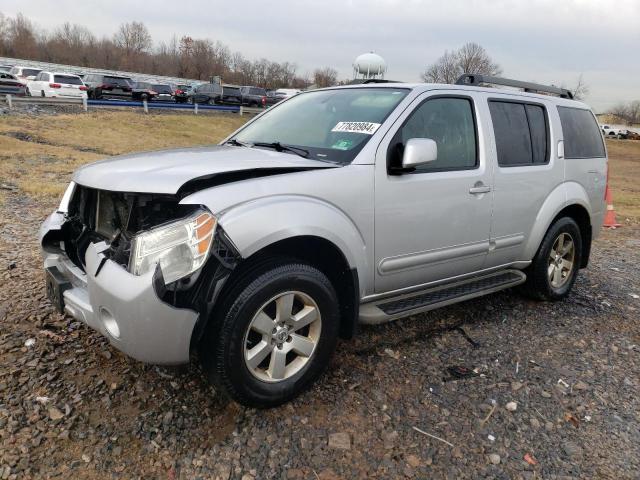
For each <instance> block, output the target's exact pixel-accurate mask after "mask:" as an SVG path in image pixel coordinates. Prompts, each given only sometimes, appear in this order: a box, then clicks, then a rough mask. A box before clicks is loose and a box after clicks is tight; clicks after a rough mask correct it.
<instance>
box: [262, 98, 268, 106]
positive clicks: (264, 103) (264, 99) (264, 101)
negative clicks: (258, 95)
mask: <svg viewBox="0 0 640 480" xmlns="http://www.w3.org/2000/svg"><path fill="white" fill-rule="evenodd" d="M266 104H267V97H262V105H263V106H264V105H266Z"/></svg>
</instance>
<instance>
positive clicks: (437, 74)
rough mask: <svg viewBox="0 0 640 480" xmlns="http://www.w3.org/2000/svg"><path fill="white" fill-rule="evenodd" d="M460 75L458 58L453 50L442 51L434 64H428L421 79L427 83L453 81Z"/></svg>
mask: <svg viewBox="0 0 640 480" xmlns="http://www.w3.org/2000/svg"><path fill="white" fill-rule="evenodd" d="M459 76H460V68H459V66H458V58H457V55H456V53H455V52H451V53H449V52H446V51H445V52H444V55H443V56H441V57H440V58H439V59H438V60H437V61H436V62H435V63H434V64H432V65H429V66H428V67H427V69H426V70H425V72H424V73H423V74H422V80H423V81H425V82H428V83H455V81H456V80H457V79H458V77H459Z"/></svg>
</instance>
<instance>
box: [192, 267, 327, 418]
mask: <svg viewBox="0 0 640 480" xmlns="http://www.w3.org/2000/svg"><path fill="white" fill-rule="evenodd" d="M263 267H264V266H263ZM261 271H262V273H259V274H251V275H244V278H243V279H241V280H240V281H238V282H237V283H236V284H235V285H234V286H233V287H231V289H230V290H229V291H228V292H226V295H225V301H223V302H222V305H221V307H220V308H219V311H218V312H217V313H216V314H215V315H214V318H212V319H211V321H210V322H209V325H208V327H207V331H206V332H205V335H204V338H203V341H202V343H201V345H200V350H201V354H202V355H201V356H202V359H203V364H204V367H205V370H206V371H207V372H208V375H209V378H210V380H211V381H212V382H213V383H214V385H216V386H217V387H219V388H221V389H222V390H223V391H224V392H226V393H227V394H228V395H229V396H230V397H231V398H233V399H234V400H236V401H237V402H238V403H241V404H243V405H245V406H249V407H257V408H266V407H273V406H276V405H279V404H281V403H284V402H286V401H288V400H290V399H292V398H293V397H295V396H297V395H299V394H300V393H302V392H303V391H304V390H306V389H307V388H309V387H310V386H311V384H312V383H313V382H314V381H315V380H316V379H317V378H318V377H319V376H320V375H321V374H322V372H323V371H324V370H325V368H326V367H327V365H328V363H329V360H330V358H331V355H332V353H333V350H334V349H335V345H336V341H337V338H338V322H339V311H338V298H337V295H336V292H335V290H334V288H333V286H332V285H331V283H330V281H329V279H328V278H327V277H326V276H325V275H324V274H323V273H322V272H320V271H319V270H318V269H316V268H315V267H313V266H311V265H306V264H303V263H297V262H295V261H290V262H273V263H272V264H271V265H270V266H269V265H267V267H266V268H262V269H261ZM256 273H257V272H256Z"/></svg>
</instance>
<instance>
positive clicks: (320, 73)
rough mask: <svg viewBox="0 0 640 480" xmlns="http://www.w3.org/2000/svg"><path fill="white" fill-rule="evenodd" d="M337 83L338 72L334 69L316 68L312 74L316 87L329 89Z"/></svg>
mask: <svg viewBox="0 0 640 480" xmlns="http://www.w3.org/2000/svg"><path fill="white" fill-rule="evenodd" d="M337 81H338V71H337V70H336V69H335V68H331V67H324V68H318V69H316V70H315V71H314V72H313V83H315V85H316V87H318V88H323V87H331V86H333V85H335V84H336V83H337Z"/></svg>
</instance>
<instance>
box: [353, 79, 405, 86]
mask: <svg viewBox="0 0 640 480" xmlns="http://www.w3.org/2000/svg"><path fill="white" fill-rule="evenodd" d="M361 83H362V84H363V85H365V84H367V83H403V82H400V81H398V80H383V79H382V78H368V79H366V80H365V81H363V82H361Z"/></svg>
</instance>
